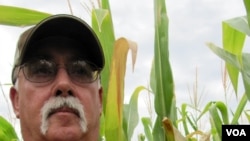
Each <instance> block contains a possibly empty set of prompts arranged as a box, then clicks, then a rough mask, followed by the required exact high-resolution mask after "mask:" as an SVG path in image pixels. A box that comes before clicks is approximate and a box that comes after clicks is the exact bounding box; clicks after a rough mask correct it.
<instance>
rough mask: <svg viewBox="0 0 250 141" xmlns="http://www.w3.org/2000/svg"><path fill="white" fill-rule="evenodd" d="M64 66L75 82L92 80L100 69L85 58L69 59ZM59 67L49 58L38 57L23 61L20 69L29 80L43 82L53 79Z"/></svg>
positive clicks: (89, 81)
mask: <svg viewBox="0 0 250 141" xmlns="http://www.w3.org/2000/svg"><path fill="white" fill-rule="evenodd" d="M64 66H65V67H63V68H65V69H66V71H67V74H68V75H69V77H70V79H71V80H72V81H74V82H77V83H91V82H94V81H95V80H96V79H97V78H98V76H99V73H100V71H99V70H100V69H98V68H97V67H95V65H94V64H91V63H90V62H87V61H85V60H76V61H71V62H70V63H67V64H65V65H64ZM61 67H62V66H59V65H58V64H56V63H55V62H53V61H51V60H46V59H38V60H32V61H30V62H27V63H24V64H23V65H21V66H20V70H22V71H23V74H24V76H25V78H26V79H27V80H29V81H30V82H34V83H45V82H49V81H51V80H54V79H55V77H56V75H57V72H58V69H59V68H61Z"/></svg>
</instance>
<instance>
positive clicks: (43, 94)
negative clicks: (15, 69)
mask: <svg viewBox="0 0 250 141" xmlns="http://www.w3.org/2000/svg"><path fill="white" fill-rule="evenodd" d="M53 41H54V40H53ZM35 46H36V49H34V50H33V51H32V55H30V57H32V60H35V59H37V58H38V57H41V58H42V59H44V60H46V61H48V62H50V61H51V62H53V63H54V64H56V65H55V66H56V71H55V72H56V73H55V74H56V75H55V76H54V77H53V79H51V80H49V81H47V82H42V83H37V82H31V81H30V80H27V74H26V77H25V76H24V74H25V73H23V70H22V69H24V68H22V69H21V70H20V71H19V73H18V78H17V82H16V84H15V86H14V87H12V88H11V90H10V98H11V101H12V105H13V108H14V111H15V114H16V115H17V117H18V118H19V119H20V123H21V130H22V135H23V139H24V141H40V140H41V141H42V140H43V141H45V140H70V141H72V140H75V141H76V140H88V141H92V140H93V141H94V140H97V138H98V135H99V118H100V115H101V111H102V88H101V86H100V84H99V80H95V81H93V82H90V83H79V82H77V81H76V80H78V79H77V78H76V77H72V76H74V75H75V73H80V72H78V70H76V71H74V70H72V71H70V73H69V71H68V69H69V68H68V64H74V63H72V62H77V61H78V60H79V59H80V60H83V59H84V58H86V54H81V53H80V50H79V47H78V46H79V45H78V44H76V43H74V42H73V41H71V40H67V39H63V40H58V41H54V42H52V41H51V40H46V41H45V40H44V41H42V42H39V43H37V44H36V45H35ZM28 60H29V59H27V61H28ZM71 69H72V68H71ZM39 71H41V73H42V74H46V73H51V72H48V71H47V70H46V71H44V70H41V69H40V70H39ZM39 73H40V72H39ZM71 74H74V75H71ZM33 79H35V78H31V80H33ZM44 79H45V78H44ZM85 125H86V126H85Z"/></svg>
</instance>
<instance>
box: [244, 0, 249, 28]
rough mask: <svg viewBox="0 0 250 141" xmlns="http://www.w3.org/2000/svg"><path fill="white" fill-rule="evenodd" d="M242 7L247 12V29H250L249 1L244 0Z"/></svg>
mask: <svg viewBox="0 0 250 141" xmlns="http://www.w3.org/2000/svg"><path fill="white" fill-rule="evenodd" d="M244 5H245V8H246V12H247V21H248V27H249V28H250V1H249V0H244Z"/></svg>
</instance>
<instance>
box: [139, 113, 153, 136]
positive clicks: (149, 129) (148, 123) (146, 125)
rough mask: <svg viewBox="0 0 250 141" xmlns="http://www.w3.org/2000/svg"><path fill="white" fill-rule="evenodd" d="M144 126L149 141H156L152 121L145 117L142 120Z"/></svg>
mask: <svg viewBox="0 0 250 141" xmlns="http://www.w3.org/2000/svg"><path fill="white" fill-rule="evenodd" d="M141 121H142V125H143V127H144V133H145V135H146V138H147V140H148V141H154V140H153V136H152V122H151V119H150V118H148V117H143V118H142V119H141Z"/></svg>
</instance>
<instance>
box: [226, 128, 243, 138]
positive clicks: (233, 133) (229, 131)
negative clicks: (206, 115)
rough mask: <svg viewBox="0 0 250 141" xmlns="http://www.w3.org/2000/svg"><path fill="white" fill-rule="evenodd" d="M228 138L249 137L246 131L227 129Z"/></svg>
mask: <svg viewBox="0 0 250 141" xmlns="http://www.w3.org/2000/svg"><path fill="white" fill-rule="evenodd" d="M226 132H227V136H247V135H246V132H245V130H244V129H226Z"/></svg>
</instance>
